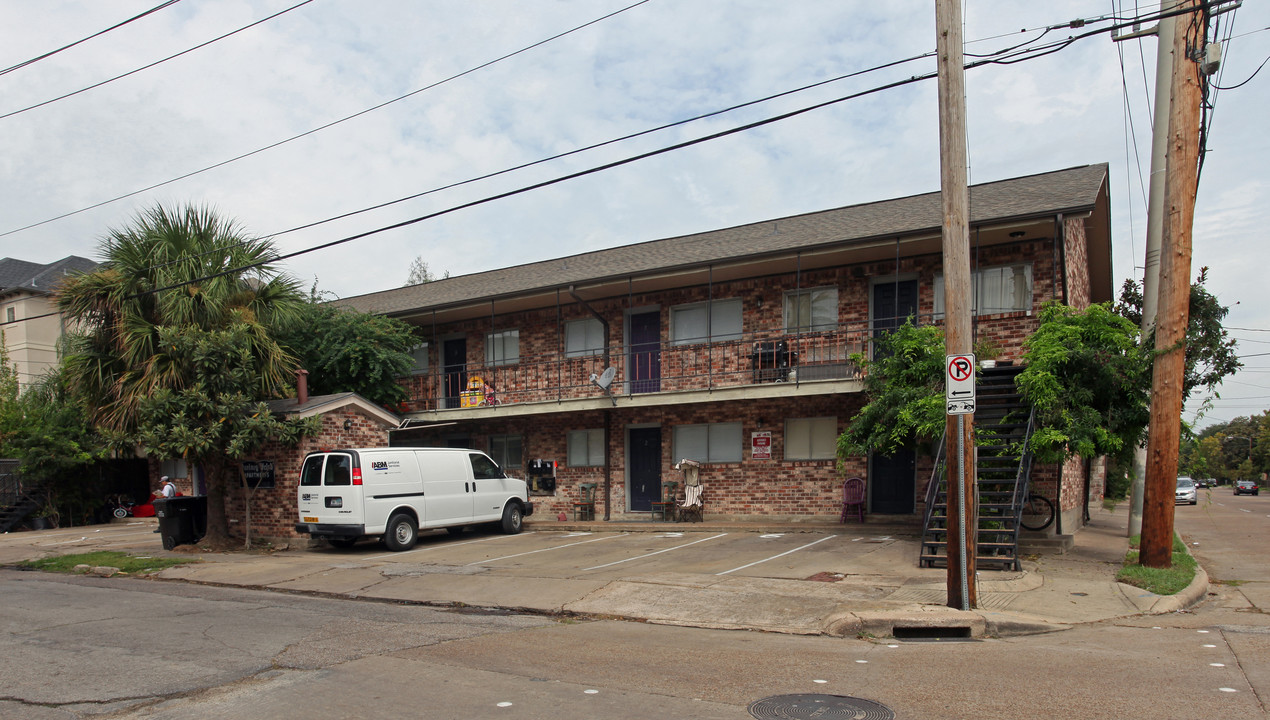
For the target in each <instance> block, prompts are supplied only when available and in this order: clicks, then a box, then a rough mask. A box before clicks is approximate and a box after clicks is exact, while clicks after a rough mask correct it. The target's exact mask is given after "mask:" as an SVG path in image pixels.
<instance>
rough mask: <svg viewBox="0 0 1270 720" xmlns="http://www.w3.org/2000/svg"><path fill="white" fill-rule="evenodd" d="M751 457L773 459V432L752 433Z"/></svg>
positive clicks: (752, 458)
mask: <svg viewBox="0 0 1270 720" xmlns="http://www.w3.org/2000/svg"><path fill="white" fill-rule="evenodd" d="M750 459H751V460H771V459H772V433H771V432H756V433H750Z"/></svg>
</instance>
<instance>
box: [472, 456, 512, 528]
mask: <svg viewBox="0 0 1270 720" xmlns="http://www.w3.org/2000/svg"><path fill="white" fill-rule="evenodd" d="M467 457H468V462H469V464H470V465H471V470H472V490H473V495H474V497H473V506H472V515H473V520H475V521H477V522H486V521H490V520H498V519H501V518H502V517H503V505H505V504H506V502H507V498H508V495H509V491H508V488H507V474H506V473H504V472H503V469H502V468H500V467H499V466H498V463H496V462H494V461H493V460H491V459H490V458H489V456H487V455H485V454H484V453H479V452H473V453H468V456H467Z"/></svg>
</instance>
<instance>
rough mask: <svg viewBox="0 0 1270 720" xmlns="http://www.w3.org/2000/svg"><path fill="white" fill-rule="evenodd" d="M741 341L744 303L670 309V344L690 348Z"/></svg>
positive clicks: (716, 302) (731, 301) (719, 302)
mask: <svg viewBox="0 0 1270 720" xmlns="http://www.w3.org/2000/svg"><path fill="white" fill-rule="evenodd" d="M739 339H741V300H740V298H733V299H728V300H712V301H709V302H702V303H692V304H689V305H676V306H674V307H672V308H670V342H671V344H672V345H691V344H695V343H704V342H720V341H726V340H739Z"/></svg>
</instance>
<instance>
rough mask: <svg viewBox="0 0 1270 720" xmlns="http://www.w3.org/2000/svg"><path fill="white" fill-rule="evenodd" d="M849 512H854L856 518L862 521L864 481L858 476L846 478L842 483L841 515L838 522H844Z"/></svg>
mask: <svg viewBox="0 0 1270 720" xmlns="http://www.w3.org/2000/svg"><path fill="white" fill-rule="evenodd" d="M849 513H855V516H856V519H858V520H859V521H860V522H864V481H863V480H861V479H860V478H858V477H853V478H847V481H846V482H844V483H842V516H841V517H839V518H838V522H842V523H845V522H846V521H847V515H848V514H849Z"/></svg>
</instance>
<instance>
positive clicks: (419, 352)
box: [410, 343, 428, 375]
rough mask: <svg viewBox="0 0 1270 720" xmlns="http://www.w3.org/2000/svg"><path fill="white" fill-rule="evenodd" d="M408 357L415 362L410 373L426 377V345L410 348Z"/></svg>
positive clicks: (421, 344)
mask: <svg viewBox="0 0 1270 720" xmlns="http://www.w3.org/2000/svg"><path fill="white" fill-rule="evenodd" d="M410 357H411V358H413V359H414V362H415V365H414V367H413V368H412V369H411V371H410V372H412V373H414V374H415V375H426V374H427V372H428V343H420V344H418V345H415V346H414V347H412V348H410Z"/></svg>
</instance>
